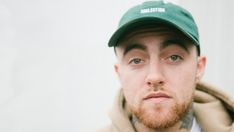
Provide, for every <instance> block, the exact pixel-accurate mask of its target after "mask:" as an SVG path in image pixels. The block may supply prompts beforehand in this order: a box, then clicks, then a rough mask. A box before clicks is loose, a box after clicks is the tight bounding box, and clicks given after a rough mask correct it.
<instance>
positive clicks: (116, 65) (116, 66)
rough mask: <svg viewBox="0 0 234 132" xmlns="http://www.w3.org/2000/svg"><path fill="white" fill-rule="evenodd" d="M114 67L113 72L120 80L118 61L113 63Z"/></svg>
mask: <svg viewBox="0 0 234 132" xmlns="http://www.w3.org/2000/svg"><path fill="white" fill-rule="evenodd" d="M114 68H115V73H116V74H117V75H118V78H119V80H121V79H120V78H121V76H120V71H119V63H116V64H115V65H114Z"/></svg>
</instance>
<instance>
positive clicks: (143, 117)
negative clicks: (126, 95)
mask: <svg viewBox="0 0 234 132" xmlns="http://www.w3.org/2000/svg"><path fill="white" fill-rule="evenodd" d="M192 102H193V96H191V98H190V99H188V100H186V101H185V102H181V103H179V102H178V101H174V102H173V105H172V106H170V107H169V108H168V107H167V108H165V107H164V106H163V104H155V105H153V106H151V107H147V106H145V105H144V104H142V103H141V104H140V105H139V107H138V108H137V107H134V106H129V108H130V111H131V112H132V113H133V114H134V115H135V116H136V117H137V118H138V119H139V120H140V122H141V123H143V124H144V125H145V126H147V127H149V128H152V129H165V128H169V127H172V126H174V125H175V124H176V123H178V122H179V121H180V120H182V118H183V117H184V116H185V115H186V114H187V113H188V111H189V109H190V108H191V106H192Z"/></svg>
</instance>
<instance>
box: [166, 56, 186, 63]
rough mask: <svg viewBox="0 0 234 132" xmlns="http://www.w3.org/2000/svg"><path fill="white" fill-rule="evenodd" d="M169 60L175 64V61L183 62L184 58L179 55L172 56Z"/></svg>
mask: <svg viewBox="0 0 234 132" xmlns="http://www.w3.org/2000/svg"><path fill="white" fill-rule="evenodd" d="M169 59H170V60H171V61H173V62H175V61H179V60H182V59H183V58H182V57H181V56H178V55H172V56H170V57H169Z"/></svg>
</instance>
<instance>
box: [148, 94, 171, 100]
mask: <svg viewBox="0 0 234 132" xmlns="http://www.w3.org/2000/svg"><path fill="white" fill-rule="evenodd" d="M170 98H171V97H170V96H169V95H168V94H166V93H164V92H154V93H150V94H148V95H147V96H146V97H144V98H143V100H151V99H154V100H164V99H170Z"/></svg>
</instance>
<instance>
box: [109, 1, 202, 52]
mask: <svg viewBox="0 0 234 132" xmlns="http://www.w3.org/2000/svg"><path fill="white" fill-rule="evenodd" d="M150 24H166V25H168V26H173V27H174V28H175V29H178V30H179V31H181V32H182V33H183V34H184V35H185V36H187V37H188V38H190V39H191V40H192V41H193V42H194V44H195V45H196V47H197V50H198V54H199V55H200V46H199V34H198V28H197V25H196V23H195V21H194V19H193V17H192V15H191V14H190V13H189V12H188V11H187V10H185V9H183V8H182V7H180V6H177V5H175V4H172V3H166V2H164V1H162V0H157V1H147V2H144V3H142V4H140V5H137V6H134V7H132V8H130V9H129V10H128V11H127V12H126V13H125V14H124V15H123V16H122V18H121V20H120V22H119V26H118V29H117V30H116V31H115V32H114V34H113V35H112V36H111V38H110V40H109V43H108V46H109V47H112V46H117V45H118V41H119V40H120V39H121V38H122V37H123V35H124V34H125V33H126V32H128V31H131V30H133V29H135V28H137V27H139V26H145V25H150Z"/></svg>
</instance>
